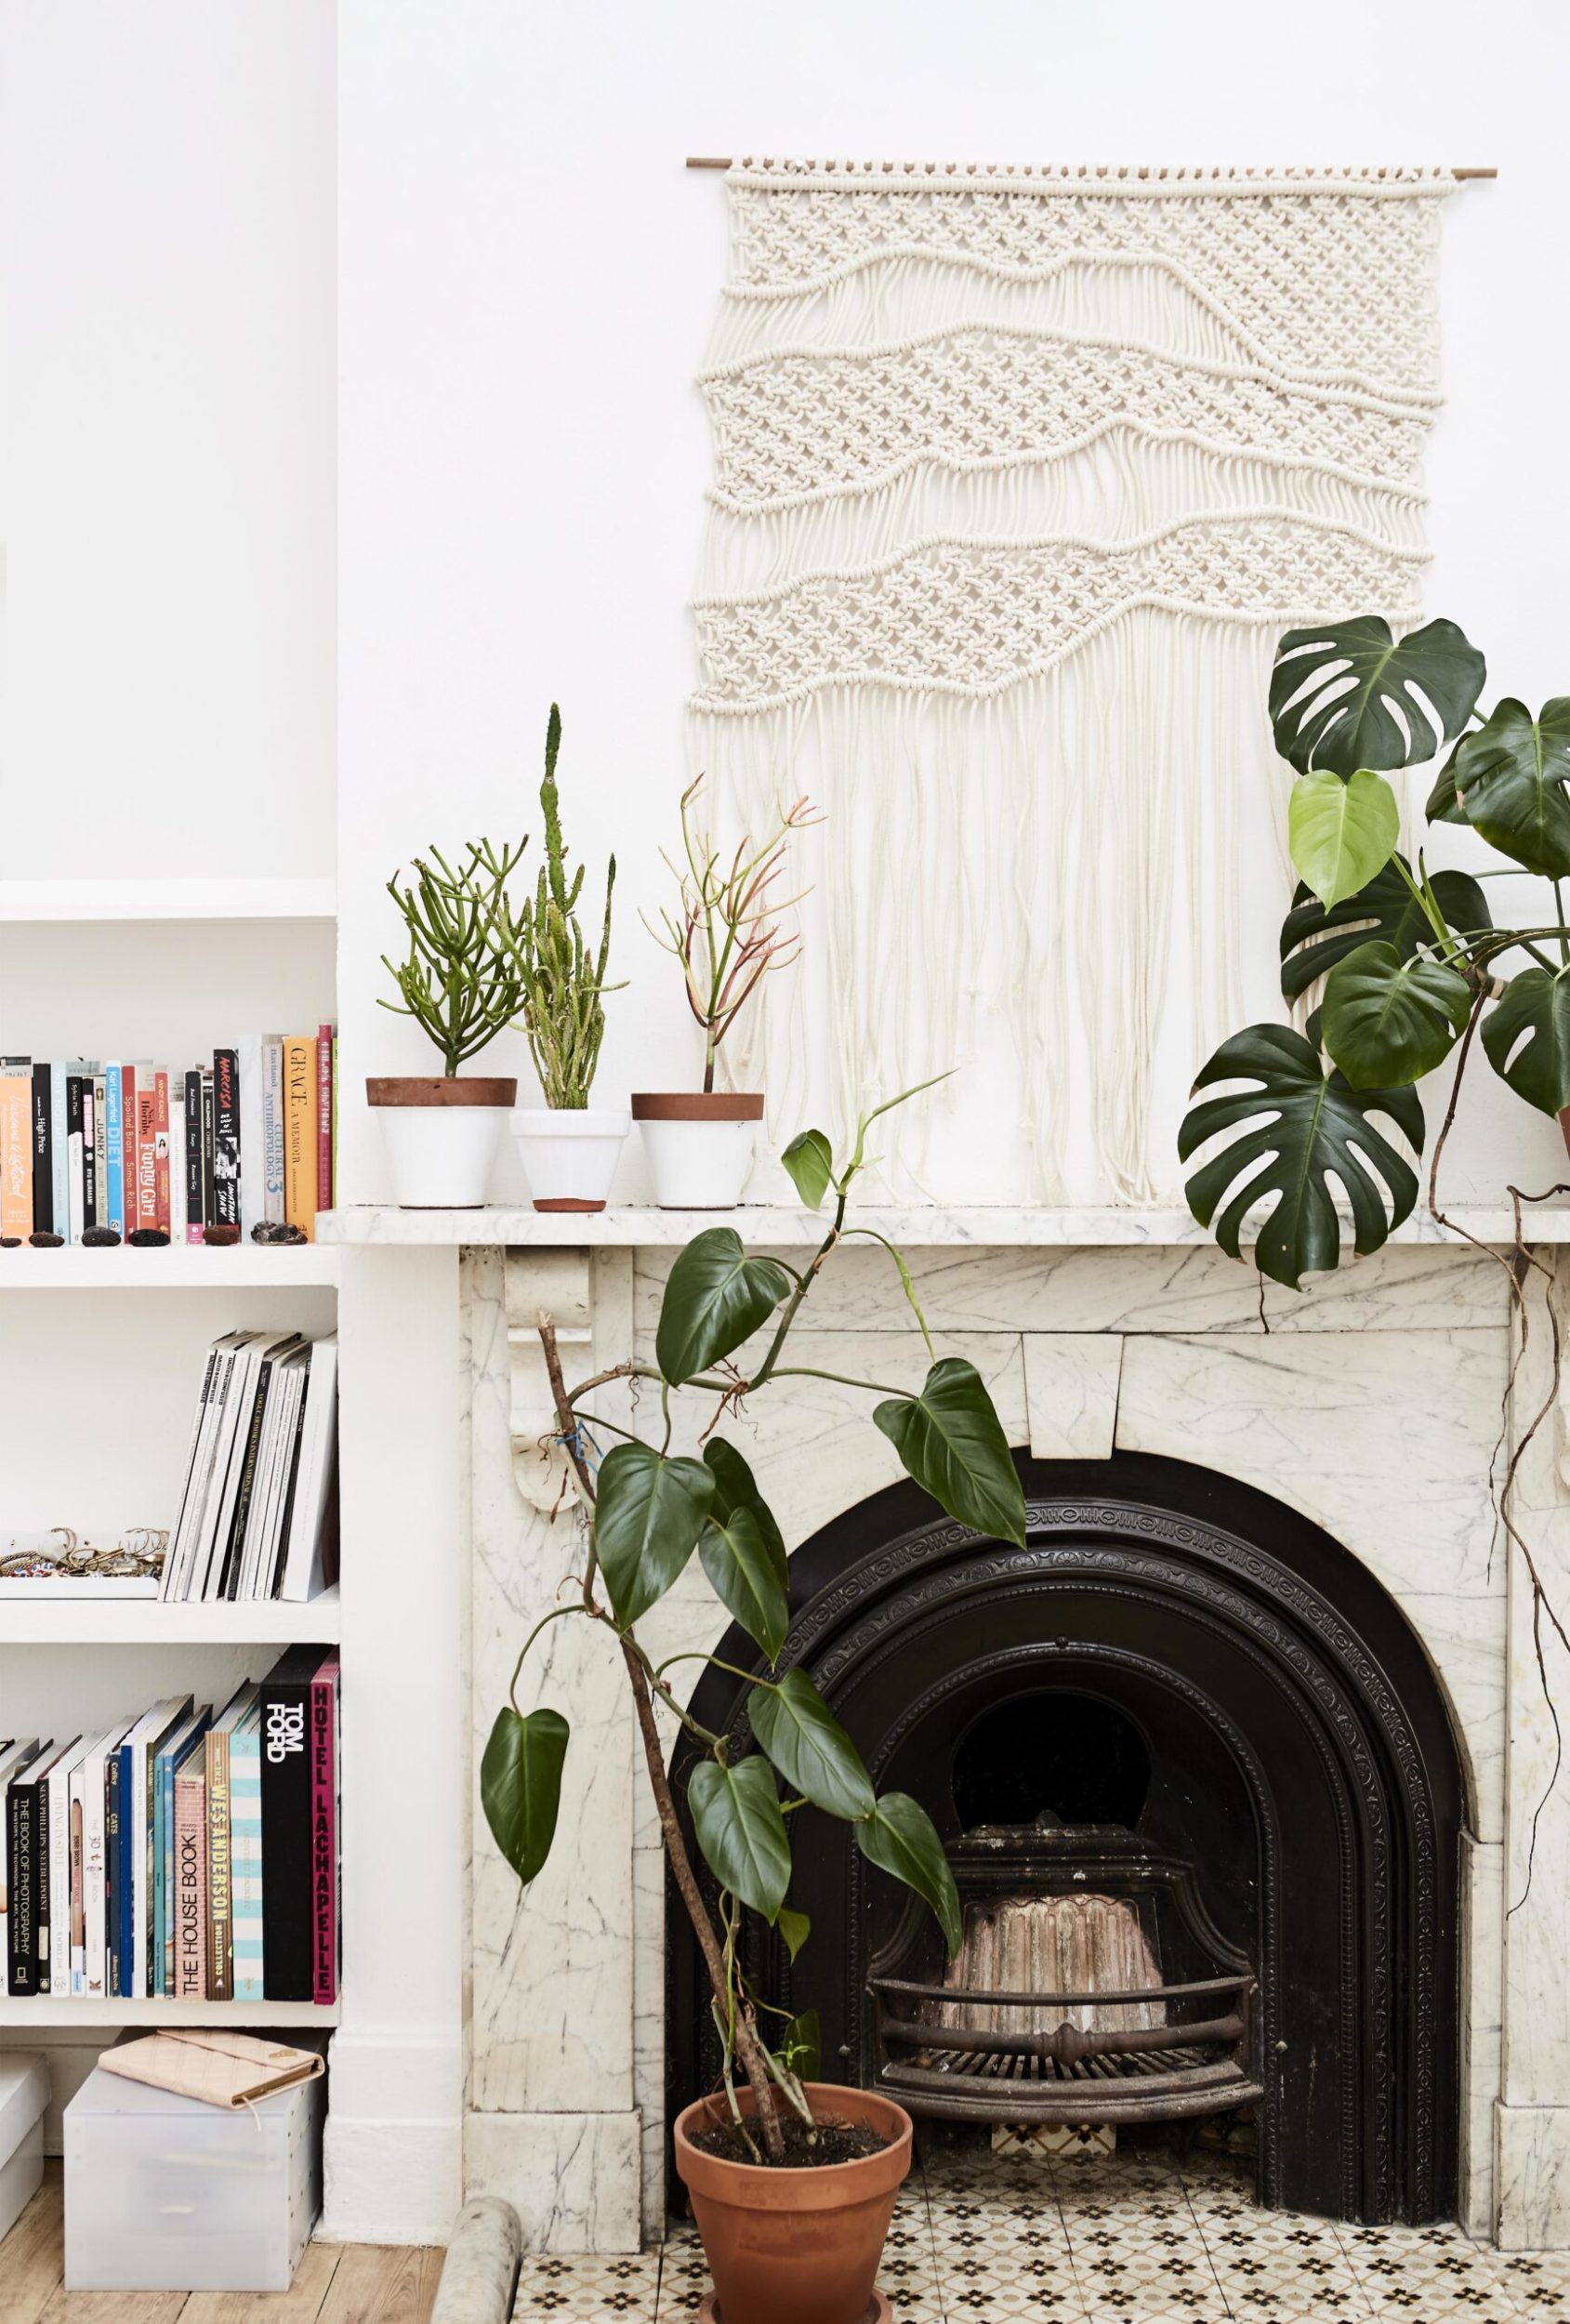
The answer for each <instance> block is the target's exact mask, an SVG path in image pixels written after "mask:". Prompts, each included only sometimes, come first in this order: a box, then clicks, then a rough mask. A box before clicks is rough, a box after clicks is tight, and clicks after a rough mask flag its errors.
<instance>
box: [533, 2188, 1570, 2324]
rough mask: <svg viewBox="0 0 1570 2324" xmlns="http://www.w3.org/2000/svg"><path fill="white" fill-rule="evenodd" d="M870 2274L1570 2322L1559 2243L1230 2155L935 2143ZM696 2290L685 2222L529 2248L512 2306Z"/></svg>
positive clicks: (1172, 2315)
mask: <svg viewBox="0 0 1570 2324" xmlns="http://www.w3.org/2000/svg"><path fill="white" fill-rule="evenodd" d="M878 2281H879V2283H880V2285H881V2287H882V2289H883V2290H884V2291H886V2292H887V2293H888V2295H889V2297H890V2299H891V2301H892V2303H893V2307H894V2315H895V2318H896V2324H1030V2319H1033V2318H1036V2317H1040V2318H1043V2319H1047V2320H1048V2324H1122V2320H1123V2319H1128V2324H1231V2320H1232V2319H1237V2324H1244V2320H1245V2319H1248V2318H1255V2317H1257V2318H1260V2319H1264V2318H1271V2317H1275V2318H1280V2319H1282V2324H1308V2320H1309V2319H1311V2318H1312V2319H1313V2324H1370V2320H1371V2319H1373V2318H1375V2317H1380V2318H1386V2317H1390V2318H1393V2317H1401V2318H1404V2319H1405V2324H1448V2319H1450V2318H1461V2317H1465V2318H1468V2319H1469V2320H1470V2324H1518V2319H1521V2318H1525V2317H1530V2318H1534V2319H1537V2324H1570V2252H1546V2253H1541V2252H1537V2253H1527V2254H1522V2255H1514V2256H1512V2255H1510V2254H1507V2253H1504V2252H1500V2251H1491V2250H1488V2249H1486V2248H1484V2246H1482V2245H1479V2244H1475V2243H1472V2242H1471V2241H1469V2240H1468V2238H1467V2237H1466V2236H1465V2235H1463V2234H1462V2232H1461V2230H1460V2228H1459V2227H1457V2226H1436V2227H1350V2226H1344V2225H1336V2224H1334V2223H1332V2222H1331V2221H1329V2220H1325V2219H1309V2218H1304V2217H1300V2216H1298V2215H1296V2214H1294V2213H1292V2212H1271V2211H1261V2210H1260V2208H1259V2207H1258V2205H1257V2204H1256V2203H1255V2202H1254V2199H1253V2196H1252V2191H1251V2186H1250V2184H1249V2181H1248V2179H1247V2178H1246V2177H1245V2176H1244V2175H1242V2174H1241V2173H1240V2172H1239V2171H1238V2169H1237V2168H1236V2167H1235V2166H1234V2165H1232V2164H1230V2163H1228V2162H1226V2161H1224V2160H1222V2159H1219V2158H1209V2157H1206V2156H1201V2155H1194V2156H1191V2157H1189V2158H1188V2159H1185V2160H1183V2161H1181V2162H1179V2161H1178V2160H1177V2159H1175V2158H1174V2157H1172V2156H1171V2155H1169V2154H1165V2153H1157V2154H1153V2155H1148V2156H1136V2155H1132V2154H1129V2153H1127V2152H1125V2153H1123V2154H1120V2155H1117V2156H1115V2157H1113V2158H1110V2159H1104V2160H1103V2159H1075V2160H1071V2161H1063V2162H1060V2163H1055V2164H1042V2163H1037V2162H1034V2161H1028V2160H1021V2159H1003V2158H996V2159H995V2158H993V2157H991V2156H989V2155H987V2154H986V2153H985V2152H984V2151H983V2152H982V2153H979V2154H964V2155H960V2154H956V2153H947V2154H939V2155H936V2156H929V2158H928V2159H927V2160H926V2162H925V2163H924V2164H918V2165H917V2169H916V2170H915V2171H914V2172H912V2175H911V2177H910V2180H909V2181H908V2183H907V2184H906V2185H905V2188H904V2192H903V2194H902V2196H901V2198H900V2204H899V2209H898V2211H897V2212H896V2213H895V2217H894V2225H893V2228H892V2230H891V2234H890V2238H889V2243H888V2248H887V2251H886V2252H885V2254H884V2261H883V2267H882V2271H881V2274H880V2276H879V2278H878ZM707 2286H708V2276H707V2271H706V2268H705V2265H704V2258H703V2250H702V2247H701V2245H700V2244H699V2242H698V2240H697V2238H696V2235H695V2234H694V2233H693V2230H691V2229H690V2228H682V2229H679V2230H677V2231H676V2233H675V2234H674V2235H673V2237H672V2238H671V2240H670V2241H669V2242H668V2243H666V2246H665V2249H664V2250H663V2251H649V2252H645V2253H644V2254H642V2255H641V2256H640V2257H638V2258H632V2259H607V2258H595V2257H590V2258H584V2259H569V2258H551V2259H534V2260H528V2261H525V2263H524V2268H523V2276H522V2279H521V2282H520V2285H519V2290H518V2299H517V2303H516V2304H515V2306H514V2309H513V2315H514V2317H515V2318H516V2319H520V2324H521V2320H522V2319H534V2318H540V2319H547V2318H552V2317H558V2318H561V2324H579V2320H580V2319H581V2324H611V2320H612V2319H613V2318H625V2319H627V2324H691V2320H692V2319H693V2317H695V2315H696V2312H697V2305H698V2302H699V2300H700V2298H701V2297H702V2295H703V2293H704V2292H705V2291H706V2289H707Z"/></svg>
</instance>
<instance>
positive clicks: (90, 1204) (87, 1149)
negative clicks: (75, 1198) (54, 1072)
mask: <svg viewBox="0 0 1570 2324" xmlns="http://www.w3.org/2000/svg"><path fill="white" fill-rule="evenodd" d="M98 1095H99V1092H98V1080H97V1076H95V1075H93V1074H90V1073H85V1074H84V1075H83V1076H82V1223H83V1225H84V1227H89V1226H101V1225H102V1224H103V1221H102V1219H101V1217H100V1216H99V1192H100V1189H99V1133H98Z"/></svg>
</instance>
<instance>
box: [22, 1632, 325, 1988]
mask: <svg viewBox="0 0 1570 2324" xmlns="http://www.w3.org/2000/svg"><path fill="white" fill-rule="evenodd" d="M338 1710H339V1672H338V1663H337V1659H336V1656H334V1655H332V1654H329V1653H326V1652H324V1650H323V1648H322V1647H320V1646H292V1647H290V1649H289V1650H288V1652H287V1653H286V1654H284V1656H283V1657H281V1658H280V1659H279V1660H278V1661H277V1662H276V1663H275V1664H274V1665H273V1667H272V1669H271V1670H270V1671H269V1672H268V1674H267V1676H266V1677H265V1678H264V1679H261V1680H259V1681H257V1682H248V1683H247V1684H245V1685H244V1686H241V1687H239V1688H237V1689H236V1691H235V1693H234V1694H233V1695H232V1696H231V1697H230V1699H229V1701H228V1702H227V1703H226V1704H224V1705H223V1706H222V1708H221V1709H220V1710H218V1712H217V1714H216V1715H215V1712H214V1710H213V1709H212V1707H211V1706H204V1707H201V1708H199V1707H197V1706H196V1705H195V1704H194V1703H193V1702H192V1700H191V1697H190V1696H189V1695H186V1696H181V1697H169V1698H168V1699H166V1700H165V1701H164V1702H161V1703H155V1704H154V1705H153V1706H152V1709H151V1710H148V1711H145V1712H144V1713H143V1714H142V1716H141V1717H140V1718H139V1719H133V1720H129V1721H127V1720H120V1721H117V1722H116V1723H115V1724H114V1725H113V1726H112V1727H111V1728H110V1729H109V1730H108V1731H107V1733H105V1734H102V1735H97V1736H80V1735H79V1736H73V1738H72V1740H71V1741H69V1742H67V1743H63V1744H61V1743H56V1742H40V1741H39V1740H38V1738H37V1737H33V1739H32V1740H31V1741H27V1742H21V1741H17V1740H12V1741H9V1742H5V1741H0V1800H3V1802H4V1807H5V1844H6V1888H5V1892H4V1894H3V1895H0V1951H3V1954H4V1958H5V1961H6V1982H7V1991H8V1992H9V1993H10V1994H12V1995H13V1996H15V1997H17V1998H19V1999H25V1998H30V1997H33V1996H37V1995H43V1994H51V1995H54V1996H56V1997H57V1998H59V1997H64V1996H66V1995H80V1996H89V1995H99V1996H104V1997H108V1998H111V1999H121V2000H130V2001H139V2000H159V1999H173V2000H186V2001H219V2000H234V2001H307V2002H314V2003H317V2004H319V2005H322V2006H326V2005H329V2004H331V2003H332V2002H334V2001H336V1999H337V1992H338V1958H339V1927H338V1920H339V1914H338V1891H339V1879H338Z"/></svg>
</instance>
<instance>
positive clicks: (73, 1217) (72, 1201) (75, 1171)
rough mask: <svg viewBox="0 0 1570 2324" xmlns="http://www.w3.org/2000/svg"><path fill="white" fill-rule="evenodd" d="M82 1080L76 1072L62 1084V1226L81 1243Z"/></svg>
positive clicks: (83, 1184)
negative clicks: (64, 1201)
mask: <svg viewBox="0 0 1570 2324" xmlns="http://www.w3.org/2000/svg"><path fill="white" fill-rule="evenodd" d="M86 1086H87V1085H86V1076H85V1075H83V1074H81V1073H80V1072H73V1073H71V1074H69V1075H68V1076H67V1077H66V1084H65V1150H66V1191H67V1202H68V1205H69V1208H68V1210H67V1215H66V1227H67V1233H68V1236H69V1239H70V1240H71V1241H72V1242H73V1243H79V1242H80V1241H81V1240H82V1235H83V1232H84V1230H85V1229H86V1225H87V1223H88V1221H87V1202H86V1196H87V1173H86V1165H85V1161H84V1155H83V1122H84V1118H85V1116H84V1111H83V1107H84V1100H83V1094H82V1093H83V1090H84V1089H85V1088H86Z"/></svg>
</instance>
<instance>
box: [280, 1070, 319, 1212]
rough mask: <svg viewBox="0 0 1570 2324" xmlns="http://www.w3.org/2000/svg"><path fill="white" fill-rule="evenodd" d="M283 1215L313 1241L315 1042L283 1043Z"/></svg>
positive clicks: (314, 1202)
mask: <svg viewBox="0 0 1570 2324" xmlns="http://www.w3.org/2000/svg"><path fill="white" fill-rule="evenodd" d="M284 1217H285V1218H286V1219H287V1221H288V1222H289V1224H290V1225H291V1226H297V1227H298V1228H299V1230H300V1232H301V1233H302V1234H303V1235H304V1236H305V1238H306V1240H307V1241H308V1242H311V1243H313V1242H314V1241H315V1240H316V1044H315V1042H314V1041H313V1040H307V1039H297V1038H291V1039H289V1040H286V1041H285V1042H284Z"/></svg>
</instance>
